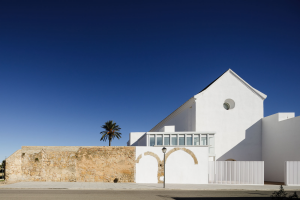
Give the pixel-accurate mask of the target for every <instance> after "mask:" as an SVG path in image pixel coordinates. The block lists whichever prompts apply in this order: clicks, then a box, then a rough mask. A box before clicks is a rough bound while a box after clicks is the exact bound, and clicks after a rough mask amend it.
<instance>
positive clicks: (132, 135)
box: [129, 132, 146, 146]
mask: <svg viewBox="0 0 300 200" xmlns="http://www.w3.org/2000/svg"><path fill="white" fill-rule="evenodd" d="M145 133H146V132H132V133H130V134H129V146H137V143H136V142H137V141H138V139H140V138H141V137H142V136H143V135H144V134H145Z"/></svg>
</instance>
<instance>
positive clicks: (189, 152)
mask: <svg viewBox="0 0 300 200" xmlns="http://www.w3.org/2000/svg"><path fill="white" fill-rule="evenodd" d="M179 150H182V151H184V152H186V153H188V154H189V155H190V156H192V158H193V159H194V163H195V165H198V160H197V158H196V156H195V154H194V153H193V152H192V151H191V150H189V149H186V148H174V149H172V150H170V151H168V152H167V153H166V162H167V159H168V157H169V156H170V155H171V154H172V153H174V152H175V151H179Z"/></svg>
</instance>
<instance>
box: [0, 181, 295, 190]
mask: <svg viewBox="0 0 300 200" xmlns="http://www.w3.org/2000/svg"><path fill="white" fill-rule="evenodd" d="M2 189H61V190H257V191H275V190H278V189H279V186H278V185H212V184H201V185H200V184H166V189H163V185H162V184H138V183H99V182H20V183H14V184H6V185H2V184H1V185H0V190H2ZM284 189H285V190H287V191H300V186H284Z"/></svg>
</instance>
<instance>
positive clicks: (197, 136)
mask: <svg viewBox="0 0 300 200" xmlns="http://www.w3.org/2000/svg"><path fill="white" fill-rule="evenodd" d="M194 145H200V140H199V135H194Z"/></svg>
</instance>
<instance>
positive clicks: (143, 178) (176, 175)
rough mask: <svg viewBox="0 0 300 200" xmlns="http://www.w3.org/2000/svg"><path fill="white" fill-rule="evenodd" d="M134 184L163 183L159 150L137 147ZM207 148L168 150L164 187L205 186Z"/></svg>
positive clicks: (171, 148)
mask: <svg viewBox="0 0 300 200" xmlns="http://www.w3.org/2000/svg"><path fill="white" fill-rule="evenodd" d="M136 159H137V164H136V182H137V183H162V182H163V178H164V171H163V169H164V162H163V161H164V154H163V153H162V147H136ZM207 176H208V147H167V153H166V183H187V184H207V183H208V178H207Z"/></svg>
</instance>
